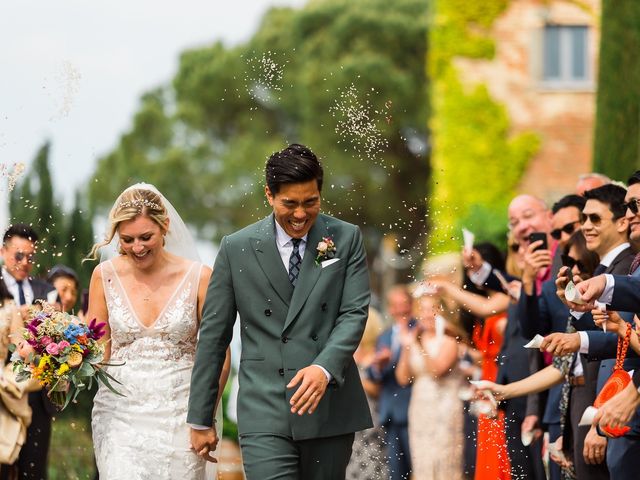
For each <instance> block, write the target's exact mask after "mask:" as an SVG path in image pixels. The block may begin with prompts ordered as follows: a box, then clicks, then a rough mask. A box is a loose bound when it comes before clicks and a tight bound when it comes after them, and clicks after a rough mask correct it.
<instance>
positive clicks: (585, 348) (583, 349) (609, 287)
mask: <svg viewBox="0 0 640 480" xmlns="http://www.w3.org/2000/svg"><path fill="white" fill-rule="evenodd" d="M630 246H631V245H630V244H629V242H625V243H622V244H620V245H618V246H617V247H616V248H614V249H612V250H609V251H608V252H607V253H606V255H605V256H604V257H602V259H601V260H600V265H604V266H605V267H609V266H611V262H613V261H614V260H615V258H616V257H617V256H618V255H619V254H620V252H622V251H623V250H624V249H626V248H627V247H630ZM604 278H605V279H606V281H607V283H606V285H605V288H604V291H603V292H602V295H600V298H598V300H597V301H596V307H598V308H601V310H605V309H606V308H605V305H608V304H610V303H611V300H612V298H613V286H614V281H613V275H611V274H610V273H606V274H605V276H604ZM583 314H584V312H573V311H571V315H573V316H574V317H575V318H580V317H581V316H582V315H583ZM578 333H579V334H580V350H579V352H580V353H589V335H587V332H578Z"/></svg>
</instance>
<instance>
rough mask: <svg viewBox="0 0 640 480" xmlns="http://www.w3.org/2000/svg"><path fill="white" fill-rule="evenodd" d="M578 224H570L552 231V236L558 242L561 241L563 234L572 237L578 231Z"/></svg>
mask: <svg viewBox="0 0 640 480" xmlns="http://www.w3.org/2000/svg"><path fill="white" fill-rule="evenodd" d="M576 223H578V222H569V223H567V224H566V225H563V226H562V227H560V228H556V229H555V230H551V236H552V237H553V238H554V239H556V240H560V237H561V236H562V232H564V233H566V234H567V235H571V234H572V233H573V232H574V231H575V229H576Z"/></svg>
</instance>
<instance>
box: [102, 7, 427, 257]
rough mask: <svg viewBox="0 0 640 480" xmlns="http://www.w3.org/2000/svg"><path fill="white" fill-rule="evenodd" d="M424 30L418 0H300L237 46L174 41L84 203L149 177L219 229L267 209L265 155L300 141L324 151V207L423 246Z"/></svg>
mask: <svg viewBox="0 0 640 480" xmlns="http://www.w3.org/2000/svg"><path fill="white" fill-rule="evenodd" d="M426 28H427V3H426V1H425V0H397V1H394V2H388V1H386V0H361V1H358V2H352V1H348V0H325V1H311V2H309V4H308V5H307V6H306V7H304V8H302V9H300V10H292V9H288V8H274V9H272V10H270V11H269V12H268V13H267V14H266V15H265V17H264V18H263V20H262V23H261V26H260V27H259V29H258V31H257V32H256V33H255V35H254V36H253V37H252V38H251V39H250V41H248V42H247V43H246V44H243V45H239V46H235V47H233V48H229V47H226V46H225V45H223V44H221V43H216V44H213V45H210V46H206V47H203V48H198V49H194V50H190V51H187V52H184V53H183V54H182V56H181V58H180V66H179V70H178V72H177V74H176V75H175V78H174V79H173V82H172V84H171V85H167V86H164V87H162V88H160V89H157V90H155V91H153V92H149V93H148V94H146V95H145V96H143V98H142V101H141V104H140V108H139V110H138V112H137V114H136V116H135V118H134V121H133V126H132V128H131V130H130V131H129V132H127V133H126V134H125V135H123V137H122V138H121V140H120V142H119V144H118V146H117V147H116V148H115V149H114V151H113V152H111V153H110V154H109V155H107V156H106V157H104V158H102V159H101V160H100V162H99V165H98V168H97V170H96V172H95V174H94V180H95V181H94V182H91V185H92V188H91V192H90V194H91V200H92V202H93V203H94V204H95V205H96V206H97V207H99V208H103V209H104V208H105V207H108V206H110V205H111V204H112V203H113V201H114V198H115V196H116V195H117V194H118V193H119V192H120V191H122V190H123V189H124V188H125V187H126V186H127V185H129V184H131V183H133V182H135V181H139V180H144V181H149V182H153V183H155V184H156V185H157V186H158V188H160V189H161V190H162V191H164V192H166V195H167V197H168V198H169V199H170V200H171V201H172V203H174V205H175V206H176V208H177V209H178V211H179V212H180V213H181V215H183V217H184V218H185V219H186V220H187V221H188V222H189V223H190V224H192V225H193V226H195V227H196V228H198V229H199V230H200V231H201V234H204V235H205V236H207V237H211V238H219V237H220V236H221V235H223V234H226V233H228V232H230V231H232V230H234V229H237V228H239V227H241V226H244V225H246V224H248V223H251V222H253V221H255V220H256V219H258V218H260V217H262V216H263V215H265V214H266V213H267V212H268V209H267V208H266V202H265V201H264V194H263V189H264V184H263V169H264V162H265V160H266V158H267V157H268V156H269V155H270V154H271V153H272V152H274V151H276V150H279V149H281V148H283V147H284V146H286V145H287V144H288V143H291V142H300V143H304V144H307V145H309V146H310V147H311V148H312V149H313V150H314V151H315V152H317V153H318V155H319V156H320V157H321V159H322V161H323V163H324V166H325V172H326V177H327V181H326V183H325V187H324V191H323V194H324V197H325V205H324V208H325V210H327V211H329V212H330V213H333V214H336V215H340V216H341V217H343V218H345V219H347V220H350V221H352V222H354V223H358V224H360V225H363V226H364V227H365V228H370V229H372V230H376V231H378V232H390V233H395V234H396V235H397V237H398V238H399V239H400V243H401V246H403V247H410V246H413V245H416V244H418V245H420V244H422V242H423V240H422V239H423V237H422V236H421V233H422V232H423V231H424V218H425V214H426V205H425V198H426V194H427V185H428V176H429V168H428V161H427V158H426V122H427V112H428V102H427V93H426V88H427V78H426V70H425V63H424V62H425V58H426V40H427V30H426Z"/></svg>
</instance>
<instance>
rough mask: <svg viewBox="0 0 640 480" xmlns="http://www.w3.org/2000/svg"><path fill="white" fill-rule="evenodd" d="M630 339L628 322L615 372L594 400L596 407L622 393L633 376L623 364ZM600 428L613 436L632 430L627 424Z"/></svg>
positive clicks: (620, 342) (619, 341) (619, 339)
mask: <svg viewBox="0 0 640 480" xmlns="http://www.w3.org/2000/svg"><path fill="white" fill-rule="evenodd" d="M630 339H631V325H629V324H627V331H626V332H625V334H624V338H622V337H621V338H618V352H617V355H616V364H615V366H614V367H613V373H611V376H610V377H609V379H608V380H607V381H606V383H605V384H604V386H603V387H602V390H600V393H599V394H598V396H597V397H596V399H595V401H594V402H593V406H594V407H596V408H600V407H601V406H602V405H604V404H605V403H606V402H607V401H608V400H609V399H611V398H612V397H613V396H615V395H617V394H618V393H620V392H621V391H622V390H624V389H625V388H626V387H627V385H629V382H630V381H631V376H630V375H629V372H626V371H625V370H624V369H623V368H622V366H623V364H624V359H625V357H626V356H627V349H628V348H629V340H630ZM600 429H601V430H603V431H605V432H606V433H607V434H609V435H611V436H612V437H622V436H623V435H624V434H626V433H627V432H628V431H629V430H631V427H628V426H626V425H625V426H624V427H619V428H613V427H609V426H600Z"/></svg>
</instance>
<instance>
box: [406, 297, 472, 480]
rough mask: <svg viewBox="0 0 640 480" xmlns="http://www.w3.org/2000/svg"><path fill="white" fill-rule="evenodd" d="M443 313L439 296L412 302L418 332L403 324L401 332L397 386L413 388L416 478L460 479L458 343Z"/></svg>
mask: <svg viewBox="0 0 640 480" xmlns="http://www.w3.org/2000/svg"><path fill="white" fill-rule="evenodd" d="M441 314H442V310H441V304H440V302H439V301H438V298H437V297H434V296H431V295H423V296H421V297H419V298H417V299H416V300H415V316H416V319H417V325H416V328H414V329H409V328H408V327H406V326H405V327H403V328H402V330H401V332H400V339H401V346H402V348H401V353H400V359H399V361H398V367H397V368H396V379H397V381H398V383H399V384H400V385H409V384H411V383H412V384H413V387H412V390H411V401H410V403H409V444H410V446H411V451H412V456H411V463H412V466H413V475H412V478H413V479H415V480H426V479H432V480H435V479H437V478H446V479H448V480H458V479H462V478H463V473H462V455H463V445H464V439H463V407H462V400H460V397H459V390H460V388H461V386H462V383H463V375H462V373H461V371H460V370H459V368H458V366H457V365H458V344H457V342H456V339H455V338H454V337H453V333H452V329H451V328H450V327H449V326H448V325H447V322H446V320H445V319H444V318H443V317H442V315H441ZM427 405H428V408H425V406H427ZM434 439H437V444H436V445H434Z"/></svg>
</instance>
